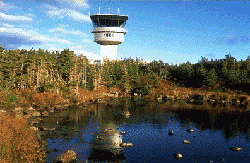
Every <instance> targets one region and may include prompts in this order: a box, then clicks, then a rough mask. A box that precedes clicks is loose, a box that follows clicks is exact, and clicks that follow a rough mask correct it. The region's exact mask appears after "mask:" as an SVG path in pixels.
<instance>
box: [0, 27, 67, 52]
mask: <svg viewBox="0 0 250 163" xmlns="http://www.w3.org/2000/svg"><path fill="white" fill-rule="evenodd" d="M0 37H1V39H0V44H2V45H3V46H4V47H6V48H10V47H11V48H13V49H15V48H18V47H20V46H21V45H41V44H43V43H52V42H53V43H55V44H57V43H58V44H60V45H61V44H72V43H71V42H70V41H68V40H65V39H58V38H51V37H50V36H47V35H42V34H40V33H38V32H36V31H33V30H23V29H21V28H8V27H2V28H0Z"/></svg>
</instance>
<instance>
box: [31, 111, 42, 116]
mask: <svg viewBox="0 0 250 163" xmlns="http://www.w3.org/2000/svg"><path fill="white" fill-rule="evenodd" d="M31 115H32V116H33V117H39V116H41V113H40V112H38V111H35V112H33V113H31Z"/></svg>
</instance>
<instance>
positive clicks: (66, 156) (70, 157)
mask: <svg viewBox="0 0 250 163" xmlns="http://www.w3.org/2000/svg"><path fill="white" fill-rule="evenodd" d="M74 160H76V153H75V152H74V151H72V150H68V151H67V152H65V153H63V154H61V155H59V156H58V157H57V158H56V159H55V161H54V162H65V163H70V162H72V161H74Z"/></svg>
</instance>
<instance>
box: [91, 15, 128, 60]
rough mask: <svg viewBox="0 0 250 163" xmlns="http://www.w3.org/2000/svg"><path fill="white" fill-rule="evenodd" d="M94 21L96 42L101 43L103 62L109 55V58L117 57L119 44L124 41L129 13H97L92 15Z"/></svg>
mask: <svg viewBox="0 0 250 163" xmlns="http://www.w3.org/2000/svg"><path fill="white" fill-rule="evenodd" d="M90 19H91V20H92V23H93V31H90V32H91V33H93V34H94V42H96V43H97V44H100V45H101V62H103V58H104V57H107V58H108V59H109V60H114V59H116V58H117V45H119V44H121V43H122V42H123V41H124V35H125V34H126V33H127V31H126V30H125V29H124V26H125V24H126V21H127V20H128V16H127V15H115V14H100V13H99V14H96V15H90Z"/></svg>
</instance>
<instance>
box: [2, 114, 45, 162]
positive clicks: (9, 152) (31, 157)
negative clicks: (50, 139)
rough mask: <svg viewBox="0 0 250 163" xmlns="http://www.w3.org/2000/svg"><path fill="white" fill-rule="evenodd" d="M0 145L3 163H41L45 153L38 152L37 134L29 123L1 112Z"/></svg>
mask: <svg viewBox="0 0 250 163" xmlns="http://www.w3.org/2000/svg"><path fill="white" fill-rule="evenodd" d="M0 126H1V127H0V145H1V150H0V152H1V155H0V160H1V162H2V163H5V162H11V163H24V162H28V163H34V162H36V163H39V162H43V161H42V159H43V157H44V156H45V154H44V153H41V152H39V151H38V149H39V147H40V146H39V143H38V140H37V136H36V133H35V132H34V131H33V130H31V129H30V126H29V124H28V121H27V120H26V119H24V118H22V117H14V116H11V115H9V114H8V113H5V112H0Z"/></svg>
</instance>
